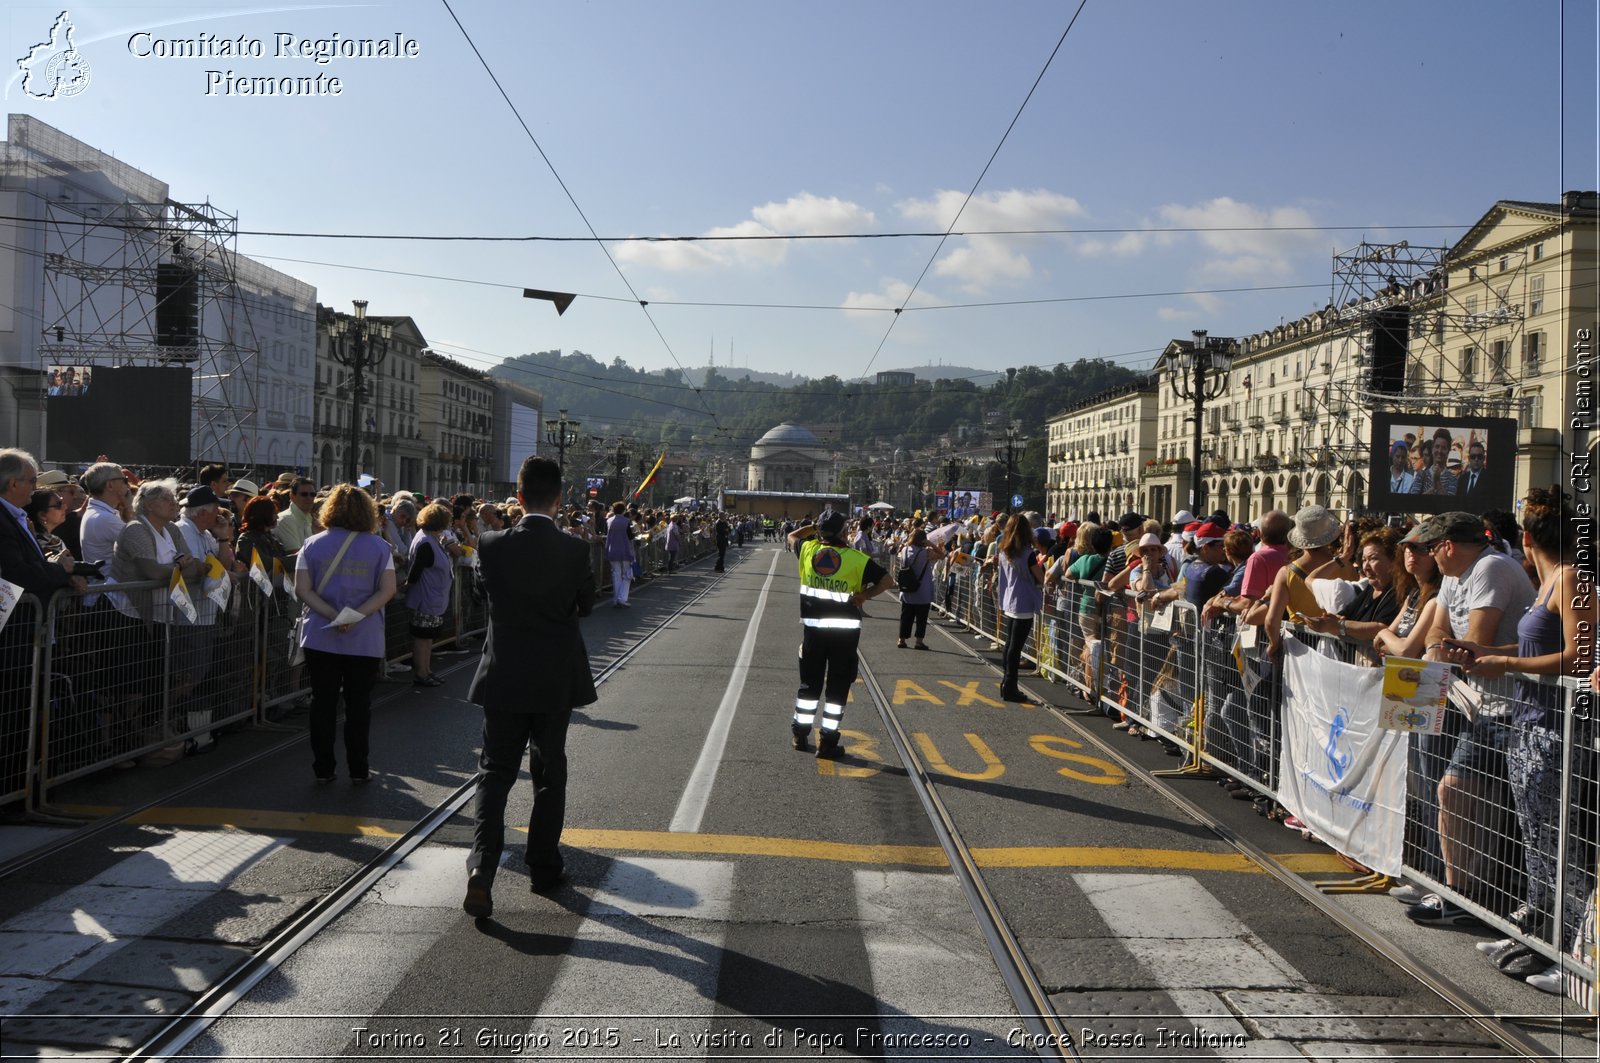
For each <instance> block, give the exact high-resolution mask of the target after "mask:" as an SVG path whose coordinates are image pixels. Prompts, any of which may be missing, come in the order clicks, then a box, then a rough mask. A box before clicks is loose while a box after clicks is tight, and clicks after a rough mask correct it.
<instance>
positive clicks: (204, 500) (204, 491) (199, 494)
mask: <svg viewBox="0 0 1600 1063" xmlns="http://www.w3.org/2000/svg"><path fill="white" fill-rule="evenodd" d="M221 504H222V499H220V498H218V497H217V493H216V492H215V491H213V490H211V488H209V487H207V486H206V485H205V484H201V485H200V486H199V487H196V488H195V489H194V490H193V491H190V492H189V493H188V494H186V495H184V496H183V508H184V509H199V508H200V507H201V506H218V505H221Z"/></svg>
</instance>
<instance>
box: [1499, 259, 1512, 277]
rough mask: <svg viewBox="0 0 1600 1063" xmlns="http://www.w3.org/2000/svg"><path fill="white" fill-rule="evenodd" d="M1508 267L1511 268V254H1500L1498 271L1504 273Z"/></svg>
mask: <svg viewBox="0 0 1600 1063" xmlns="http://www.w3.org/2000/svg"><path fill="white" fill-rule="evenodd" d="M1510 268H1511V256H1510V255H1501V256H1500V272H1501V273H1504V272H1505V271H1506V270H1508V269H1510Z"/></svg>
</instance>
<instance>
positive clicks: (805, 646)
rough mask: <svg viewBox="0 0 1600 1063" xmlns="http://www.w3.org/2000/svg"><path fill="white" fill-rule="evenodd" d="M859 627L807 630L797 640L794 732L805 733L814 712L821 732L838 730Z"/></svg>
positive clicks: (851, 677) (852, 677)
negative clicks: (797, 663) (798, 682)
mask: <svg viewBox="0 0 1600 1063" xmlns="http://www.w3.org/2000/svg"><path fill="white" fill-rule="evenodd" d="M860 643H861V629H860V628H818V627H808V628H806V629H805V635H804V637H803V638H802V639H801V641H800V690H799V692H798V693H797V694H796V695H795V708H794V729H795V731H796V732H799V731H809V730H810V729H811V724H812V721H813V720H814V719H815V718H816V713H817V710H818V709H819V708H820V709H821V710H822V719H821V720H820V721H817V722H818V723H819V725H820V728H821V730H822V731H823V733H828V732H831V731H838V730H839V725H840V723H841V722H842V721H843V719H844V706H845V702H846V701H847V700H848V699H849V697H850V686H851V684H853V683H854V682H855V681H856V672H857V669H858V662H857V660H856V647H857V646H859V645H860Z"/></svg>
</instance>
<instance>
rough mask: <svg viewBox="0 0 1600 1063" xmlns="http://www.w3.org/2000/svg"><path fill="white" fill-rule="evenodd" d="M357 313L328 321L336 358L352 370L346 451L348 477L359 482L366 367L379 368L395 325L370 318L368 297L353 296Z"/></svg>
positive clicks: (387, 351)
mask: <svg viewBox="0 0 1600 1063" xmlns="http://www.w3.org/2000/svg"><path fill="white" fill-rule="evenodd" d="M352 302H353V303H354V305H355V308H356V313H355V316H354V317H353V318H352V317H338V316H335V317H334V319H333V320H332V321H330V322H329V323H328V340H329V347H330V349H331V351H332V353H333V357H334V360H335V361H337V362H338V363H339V364H340V365H343V366H346V367H348V368H349V369H350V372H351V373H352V374H353V379H352V381H351V384H350V449H349V453H347V454H346V455H345V463H344V470H345V480H346V481H347V482H349V483H355V482H356V475H357V472H358V468H357V462H358V461H359V460H360V454H361V401H362V399H364V398H365V397H366V387H365V375H366V371H367V370H368V369H369V368H371V369H376V368H377V367H378V366H379V365H381V364H382V363H383V360H384V358H386V357H388V354H389V337H390V335H391V333H392V331H393V330H392V329H391V328H390V327H389V326H388V325H386V324H384V323H383V322H379V321H368V320H367V301H366V300H365V299H355V300H352Z"/></svg>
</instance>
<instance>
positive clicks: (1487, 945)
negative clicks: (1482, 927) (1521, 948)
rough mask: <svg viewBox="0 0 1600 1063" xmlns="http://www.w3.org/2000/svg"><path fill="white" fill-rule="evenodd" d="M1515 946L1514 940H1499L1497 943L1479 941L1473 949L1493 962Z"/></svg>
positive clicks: (1515, 941) (1515, 940)
mask: <svg viewBox="0 0 1600 1063" xmlns="http://www.w3.org/2000/svg"><path fill="white" fill-rule="evenodd" d="M1516 944H1517V939H1516V938H1501V939H1500V940H1499V941H1480V942H1478V943H1477V945H1476V946H1475V947H1476V948H1477V950H1478V951H1479V952H1481V953H1483V954H1484V955H1485V956H1487V957H1489V959H1490V960H1491V961H1493V960H1494V959H1496V958H1497V957H1498V956H1499V955H1500V954H1501V953H1502V952H1504V951H1506V950H1507V949H1510V948H1515V947H1516Z"/></svg>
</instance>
